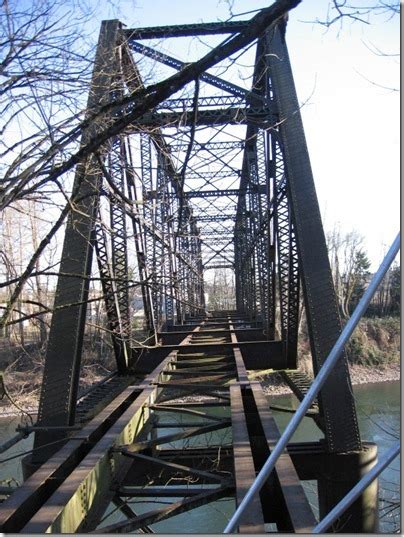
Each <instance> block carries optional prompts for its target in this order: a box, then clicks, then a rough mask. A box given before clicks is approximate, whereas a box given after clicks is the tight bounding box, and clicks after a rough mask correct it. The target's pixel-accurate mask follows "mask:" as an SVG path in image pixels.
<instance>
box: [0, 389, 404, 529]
mask: <svg viewBox="0 0 404 537" xmlns="http://www.w3.org/2000/svg"><path fill="white" fill-rule="evenodd" d="M354 394H355V400H356V406H357V412H358V419H359V426H360V430H361V435H362V439H363V440H366V441H369V442H375V443H376V444H377V445H378V449H379V458H382V457H383V454H384V453H385V452H386V450H387V449H388V448H389V447H391V446H392V445H393V443H394V442H395V441H396V440H397V437H398V436H399V431H400V383H399V382H385V383H379V384H368V385H360V386H354ZM274 404H276V405H280V406H289V407H294V408H295V407H296V406H297V401H296V398H295V397H294V396H293V395H282V396H278V397H276V398H275V399H274ZM274 416H275V418H276V420H277V422H278V425H279V427H280V429H281V430H283V429H284V427H285V426H286V424H287V422H288V420H289V419H290V414H286V413H283V412H277V411H276V412H275V411H274ZM18 422H19V418H15V419H12V420H10V419H7V420H5V419H3V420H0V443H2V442H4V441H5V440H7V439H8V438H10V437H11V436H13V434H15V428H16V426H17V425H18ZM320 437H321V433H320V431H319V429H318V428H317V427H316V425H315V424H314V423H313V421H312V420H311V419H310V418H304V419H303V423H302V424H301V426H300V427H299V429H298V430H297V431H296V433H295V435H294V437H293V439H292V441H297V442H302V441H308V440H315V439H317V438H320ZM210 440H211V441H212V439H210ZM228 440H229V439H228V437H226V438H223V439H222V442H223V443H225V442H227V441H228ZM31 446H32V438H31V437H30V438H28V439H25V440H23V441H22V442H20V443H19V444H18V445H17V446H14V447H13V448H11V449H10V450H9V451H7V452H6V453H3V454H2V455H0V462H1V472H0V476H1V481H2V482H3V483H4V481H5V480H8V479H11V480H12V481H14V480H16V481H18V482H21V479H22V475H21V469H20V464H19V458H16V459H13V460H9V461H7V462H2V461H4V460H5V459H8V458H9V457H13V456H15V455H18V454H19V453H21V452H23V451H26V450H29V449H30V448H31ZM11 484H13V483H11ZM305 490H306V493H307V495H308V497H309V499H310V501H311V503H312V505H313V508H314V509H315V510H316V504H317V499H316V495H315V490H314V484H312V483H310V482H308V483H307V482H306V483H305ZM380 499H381V502H380V516H381V519H380V531H381V532H383V533H392V532H393V531H394V529H397V527H398V525H399V510H398V509H396V510H395V511H393V512H392V511H391V509H393V508H394V504H395V503H397V502H399V500H400V461H399V458H396V460H395V461H393V463H392V464H391V465H390V466H389V467H388V468H387V469H386V470H385V471H384V472H383V474H382V476H381V478H380ZM149 507H150V504H149V505H147V504H142V505H137V512H138V513H139V514H140V513H142V512H144V511H147V510H148V509H149ZM233 509H234V502H233V501H232V500H226V499H224V500H221V501H218V502H214V503H212V504H210V505H207V506H203V507H199V508H198V509H195V510H193V511H191V512H189V513H184V514H182V515H178V516H177V517H174V518H173V519H169V520H166V521H162V522H160V523H159V524H156V525H154V526H153V528H154V530H155V531H156V532H162V533H201V532H202V533H220V532H221V531H222V529H223V528H224V526H225V525H226V521H227V519H228V517H229V515H230V514H231V512H232V510H233ZM316 514H317V513H316ZM113 518H115V517H113ZM114 521H115V520H114ZM185 521H186V522H185Z"/></svg>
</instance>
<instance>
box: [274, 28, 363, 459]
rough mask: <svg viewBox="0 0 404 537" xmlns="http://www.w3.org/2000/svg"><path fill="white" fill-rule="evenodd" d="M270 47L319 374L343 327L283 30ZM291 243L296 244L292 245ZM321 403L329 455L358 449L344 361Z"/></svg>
mask: <svg viewBox="0 0 404 537" xmlns="http://www.w3.org/2000/svg"><path fill="white" fill-rule="evenodd" d="M269 47H270V52H271V53H270V54H269V55H268V62H269V69H270V75H271V85H272V91H273V95H274V102H275V104H276V108H277V112H278V115H279V118H280V123H279V128H278V131H279V136H280V139H281V145H282V147H281V150H282V152H283V160H284V163H285V173H286V177H287V192H288V199H289V203H290V209H289V211H290V213H291V214H290V217H289V216H288V220H289V222H290V221H292V222H293V224H292V225H293V230H294V231H293V233H290V232H289V241H290V242H289V252H290V255H289V263H290V264H292V265H293V263H294V262H295V259H297V257H298V260H299V263H298V264H299V267H300V269H301V271H302V282H303V291H304V299H305V305H306V316H307V321H308V329H309V335H310V341H311V350H312V356H313V367H314V371H315V373H317V371H318V370H319V369H320V368H321V365H322V363H323V361H324V360H325V359H326V357H327V356H328V353H329V352H330V350H331V348H332V346H333V345H334V343H335V341H336V340H337V338H338V336H339V334H340V332H341V322H340V318H339V313H338V306H337V300H336V296H335V290H334V286H333V282H332V276H331V269H330V264H329V260H328V254H327V247H326V242H325V236H324V231H323V226H322V222H321V215H320V210H319V206H318V201H317V196H316V191H315V186H314V181H313V175H312V171H311V166H310V159H309V154H308V150H307V146H306V141H305V137H304V131H303V124H302V120H301V115H300V107H299V102H298V99H297V96H296V90H295V86H294V82H293V74H292V70H291V66H290V61H289V56H288V51H287V48H286V43H285V37H284V27H283V28H282V25H278V26H277V27H276V28H274V29H273V30H271V32H270V34H269ZM284 221H285V222H286V216H285V220H284ZM282 225H283V224H282ZM292 241H293V242H295V245H294V244H290V243H291V242H292ZM295 274H296V272H295V268H292V269H289V277H292V278H293V279H294V281H296V275H295ZM294 289H295V291H294V293H295V298H294V300H296V295H297V294H298V286H297V285H295V287H294ZM294 307H295V304H290V308H292V309H293V308H294ZM290 308H289V309H290ZM319 403H320V412H321V414H322V415H323V417H324V421H325V436H326V442H327V446H328V449H329V451H332V452H342V451H351V450H358V449H360V448H361V440H360V434H359V428H358V423H357V417H356V410H355V403H354V399H353V394H352V387H351V382H350V375H349V371H348V365H347V360H346V357H345V356H342V357H341V359H340V360H339V362H338V364H337V366H336V367H335V369H334V370H333V372H332V374H331V375H330V377H329V379H328V380H327V382H326V383H325V385H324V387H323V389H322V390H321V394H320V397H319Z"/></svg>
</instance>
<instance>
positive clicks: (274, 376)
mask: <svg viewBox="0 0 404 537" xmlns="http://www.w3.org/2000/svg"><path fill="white" fill-rule="evenodd" d="M349 372H350V374H351V382H352V384H353V385H354V386H356V385H358V384H377V383H380V382H396V381H399V380H400V364H397V363H395V364H384V365H378V366H372V367H368V366H364V365H357V364H355V365H350V366H349ZM256 380H259V381H260V382H261V383H262V385H263V387H264V392H265V393H266V394H267V395H271V396H277V395H285V394H288V393H290V388H289V387H288V385H287V384H286V383H285V382H284V381H283V380H282V377H281V376H280V375H279V374H278V373H270V374H268V375H263V376H262V377H261V376H257V377H256Z"/></svg>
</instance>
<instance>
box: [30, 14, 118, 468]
mask: <svg viewBox="0 0 404 537" xmlns="http://www.w3.org/2000/svg"><path fill="white" fill-rule="evenodd" d="M119 28H120V23H119V22H118V21H110V22H104V23H103V24H102V27H101V32H100V37H99V42H98V47H97V54H96V59H95V65H94V71H93V79H92V91H90V94H89V98H88V113H89V114H91V113H93V112H94V111H96V110H97V109H98V108H99V107H100V106H102V105H104V104H107V103H108V102H109V101H110V99H111V97H112V95H113V93H114V91H115V89H116V88H115V83H116V75H117V72H116V56H115V51H116V43H117V42H118V39H119ZM97 128H98V127H97V125H96V124H91V125H90V127H89V128H88V129H87V130H86V131H85V132H84V133H83V140H82V142H83V143H86V140H88V139H90V138H91V137H92V136H94V135H95V134H96V132H97ZM101 184H102V171H101V170H100V163H99V162H98V160H97V158H96V157H95V156H90V157H88V158H87V159H85V160H84V161H83V162H81V163H80V164H79V165H78V167H77V170H76V175H75V180H74V184H73V193H72V198H71V205H72V207H73V210H72V211H71V213H70V216H69V219H68V222H67V228H66V233H65V240H64V245H63V252H62V258H61V264H60V276H59V278H58V283H57V289H56V295H55V303H54V310H55V311H54V313H53V316H52V322H51V329H50V333H49V341H48V347H47V353H46V359H45V369H44V375H43V381H42V389H41V395H40V402H39V410H38V425H40V426H55V425H56V426H59V427H61V428H63V427H69V426H70V425H72V424H73V423H74V419H75V409H76V403H77V393H78V384H79V374H80V364H81V355H82V347H83V338H84V327H85V319H86V310H87V299H88V292H89V284H90V277H91V266H92V254H93V242H94V239H95V220H96V216H97V214H98V210H99V197H100V191H101ZM107 310H108V303H107ZM109 311H110V314H111V315H112V312H111V310H109ZM119 367H122V363H121V362H120V364H119ZM64 438H66V431H63V429H62V430H61V431H60V432H56V433H55V432H53V433H49V432H46V431H41V432H38V433H36V434H35V440H34V448H35V451H34V452H33V458H32V459H33V462H34V463H41V462H43V461H44V460H46V459H47V458H48V457H49V456H50V455H51V454H52V453H54V452H55V451H56V450H57V449H58V448H59V447H60V445H61V444H58V441H63V440H64Z"/></svg>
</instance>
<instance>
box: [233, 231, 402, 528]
mask: <svg viewBox="0 0 404 537" xmlns="http://www.w3.org/2000/svg"><path fill="white" fill-rule="evenodd" d="M399 249H400V233H398V235H397V237H396V238H395V240H394V241H393V243H392V245H391V246H390V249H389V251H388V252H387V254H386V256H385V258H384V259H383V261H382V263H381V265H380V267H379V269H378V270H377V272H376V274H375V275H374V276H373V278H372V280H371V282H370V284H369V286H368V288H367V289H366V291H365V293H364V294H363V296H362V298H361V300H360V301H359V304H358V305H357V306H356V308H355V311H354V312H353V314H352V316H351V318H350V319H349V321H348V322H347V323H346V325H345V326H344V328H343V330H342V332H341V335H340V336H339V338H338V339H337V341H336V343H335V345H334V347H333V348H332V350H331V352H330V354H329V355H328V357H327V359H326V360H325V362H324V364H323V366H322V367H321V369H320V371H319V372H318V375H317V376H316V377H315V379H314V382H313V384H312V385H311V387H310V389H309V391H308V392H307V394H306V395H305V397H304V399H303V400H302V401H301V403H300V405H299V407H298V409H297V410H296V413H295V415H294V416H293V418H292V419H291V420H290V422H289V423H288V425H287V427H286V429H285V430H284V432H283V434H282V436H281V438H280V439H279V441H278V443H277V444H276V446H275V448H274V450H273V451H272V453H271V454H270V455H269V457H268V458H267V460H266V462H265V464H264V466H263V467H262V468H261V470H260V472H259V473H258V475H257V477H256V478H255V481H254V483H253V484H252V485H251V487H250V489H249V490H248V492H247V493H246V495H245V496H244V498H243V499H242V501H241V502H240V505H239V506H238V508H237V509H236V511H235V512H234V514H233V516H232V517H231V519H230V520H229V522H228V524H227V526H226V527H225V529H224V531H223V533H231V532H232V531H233V530H234V529H235V527H236V526H237V525H238V522H239V521H240V518H241V516H242V514H243V513H244V511H245V510H246V508H247V507H248V505H249V504H250V502H251V501H252V499H253V497H254V496H255V494H258V492H259V491H260V490H261V488H262V486H263V485H264V483H265V482H266V480H267V479H268V477H269V475H270V473H271V472H272V470H273V469H274V467H275V464H276V462H277V460H278V458H279V457H280V455H281V454H282V453H283V451H284V450H285V449H286V446H287V444H288V442H289V440H290V439H291V437H292V436H293V434H294V432H295V431H296V429H297V427H298V426H299V424H300V422H301V420H302V419H303V418H304V416H305V414H306V412H307V411H308V409H309V408H310V406H311V404H312V403H313V401H314V399H315V398H316V397H317V394H318V392H319V391H320V389H321V388H322V386H323V384H324V383H325V381H326V380H327V377H328V375H329V374H330V372H331V371H332V369H333V368H334V366H335V364H336V363H337V361H338V359H339V357H340V356H341V353H342V351H343V349H344V347H345V345H346V343H347V342H348V340H349V338H350V337H351V335H352V333H353V331H354V330H355V328H356V326H357V324H358V323H359V321H360V319H361V318H362V316H363V314H364V313H365V311H366V309H367V307H368V305H369V303H370V301H371V299H372V298H373V296H374V294H375V293H376V291H377V288H378V287H379V285H380V283H381V281H382V280H383V278H384V276H385V274H386V272H387V271H388V269H389V267H390V265H391V264H392V262H393V261H394V258H395V257H396V255H397V253H398V251H399ZM339 514H341V513H339Z"/></svg>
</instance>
